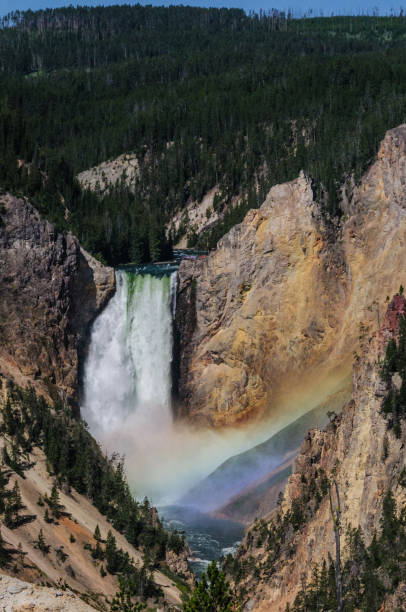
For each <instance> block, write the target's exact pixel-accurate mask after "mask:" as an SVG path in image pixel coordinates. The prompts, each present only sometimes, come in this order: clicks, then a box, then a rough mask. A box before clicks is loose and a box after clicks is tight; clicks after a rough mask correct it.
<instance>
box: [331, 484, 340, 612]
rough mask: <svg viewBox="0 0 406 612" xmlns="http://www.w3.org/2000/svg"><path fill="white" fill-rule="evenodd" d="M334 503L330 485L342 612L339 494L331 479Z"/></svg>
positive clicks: (337, 581)
mask: <svg viewBox="0 0 406 612" xmlns="http://www.w3.org/2000/svg"><path fill="white" fill-rule="evenodd" d="M333 485H334V489H335V495H336V503H335V504H334V502H333V494H332V492H331V490H332V487H330V492H329V494H330V510H331V516H332V519H333V529H334V535H335V540H336V563H335V569H336V589H337V612H343V583H342V578H341V548H340V534H341V505H340V495H339V493H338V485H337V482H336V480H334V481H333Z"/></svg>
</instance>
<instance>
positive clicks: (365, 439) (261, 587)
mask: <svg viewBox="0 0 406 612" xmlns="http://www.w3.org/2000/svg"><path fill="white" fill-rule="evenodd" d="M405 312H406V300H405V299H404V297H403V296H401V295H397V296H396V297H395V298H394V300H393V301H392V302H391V304H390V305H389V308H388V312H387V314H386V316H385V318H384V322H383V326H382V328H381V330H380V332H379V333H377V334H375V335H374V336H373V337H372V339H371V340H369V341H368V342H366V343H365V346H364V350H363V355H362V357H361V358H360V359H359V360H358V361H357V362H356V364H355V366H354V371H353V394H352V398H351V400H350V402H349V403H348V404H347V406H346V407H345V409H344V411H343V412H342V414H341V415H340V416H339V417H336V418H335V419H333V420H332V422H331V424H330V425H329V426H328V427H327V428H326V429H325V430H323V431H321V430H318V429H315V430H311V431H310V432H309V433H308V435H307V436H306V438H305V440H304V442H303V444H302V447H301V451H300V453H299V455H298V457H297V458H296V460H295V464H294V473H293V475H292V476H291V477H290V478H289V481H288V485H287V488H286V490H285V494H284V498H283V502H282V506H281V511H282V514H286V512H288V511H289V510H290V509H291V508H292V504H293V503H294V501H295V500H297V499H300V496H301V494H302V487H303V483H304V482H305V483H310V482H312V481H314V478H315V477H316V474H317V473H320V470H324V472H325V474H326V476H327V478H328V479H329V480H330V481H331V482H332V480H333V478H334V479H335V480H336V482H337V485H338V489H339V492H340V501H341V510H342V516H341V521H342V523H341V524H342V527H343V536H342V540H343V541H344V534H345V531H346V528H347V527H348V526H352V527H358V526H360V527H361V528H362V530H363V532H364V536H365V541H366V544H367V545H369V543H370V541H371V539H372V535H373V532H374V531H375V530H376V531H377V532H379V521H380V517H381V510H382V502H383V498H384V495H385V494H386V492H387V491H388V490H389V489H391V490H392V492H393V494H394V497H395V499H396V501H397V504H398V508H399V509H400V508H402V506H403V504H404V503H405V502H406V489H405V488H404V487H403V486H402V485H401V484H400V478H399V476H400V474H401V472H402V469H404V467H405V465H406V457H405V453H404V452H403V451H402V449H403V448H404V445H405V443H406V430H405V428H404V426H403V428H402V434H401V437H400V438H399V439H398V438H396V437H395V435H394V434H393V432H388V430H387V421H386V420H385V418H384V416H382V414H381V406H382V402H383V398H384V395H385V393H386V386H385V384H384V383H383V381H382V379H381V376H380V369H381V365H380V361H379V360H380V359H381V358H382V354H383V349H384V347H385V346H386V343H387V341H388V339H389V338H390V337H393V336H396V334H397V331H398V317H399V315H404V314H405ZM385 438H386V440H387V452H386V453H385V454H387V456H386V458H383V449H384V445H385V444H386V443H385ZM291 545H292V548H291V550H293V551H294V554H293V555H290V556H288V557H287V556H286V555H285V554H281V556H280V558H279V559H278V560H277V565H276V568H275V571H274V572H273V573H272V575H271V576H269V575H265V574H260V575H259V577H258V576H257V577H256V578H255V577H253V576H251V577H248V578H247V579H246V586H247V588H248V592H249V593H250V596H251V603H250V605H251V607H250V610H253V611H255V612H265V611H268V610H274V611H275V612H278V611H280V612H282V611H284V610H285V608H286V604H287V603H291V602H292V601H293V600H294V598H295V595H296V594H297V592H298V591H299V589H300V588H301V584H302V582H303V580H305V581H307V580H308V579H310V576H311V572H312V568H313V566H314V564H320V563H321V562H322V561H323V560H324V559H327V558H328V554H329V553H330V554H331V556H332V557H333V558H334V557H335V543H334V533H333V522H332V518H331V512H330V505H329V497H328V495H325V496H324V498H323V499H322V501H321V503H320V505H319V507H318V509H317V510H316V511H315V513H314V515H313V516H312V517H311V518H310V520H308V522H307V523H306V524H305V525H304V527H301V528H300V529H299V531H298V532H297V534H296V535H295V536H294V539H293V540H292V542H291ZM268 554H269V551H267V550H266V547H265V546H264V545H263V544H262V543H261V544H258V540H257V539H256V537H255V536H254V537H253V538H250V537H249V536H248V538H247V539H246V541H245V548H244V550H243V551H241V557H242V558H250V557H251V555H252V557H253V562H255V565H256V566H259V565H260V563H261V561H265V559H266V557H267V555H268ZM385 609H388V610H389V609H392V608H390V607H388V608H385ZM393 609H394V608H393Z"/></svg>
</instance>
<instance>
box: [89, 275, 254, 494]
mask: <svg viewBox="0 0 406 612" xmlns="http://www.w3.org/2000/svg"><path fill="white" fill-rule="evenodd" d="M116 281H117V290H116V293H115V295H114V297H113V298H112V299H111V300H110V302H109V303H108V305H107V307H106V308H105V309H104V310H103V312H102V313H101V314H100V315H99V317H98V318H97V319H96V321H95V322H94V325H93V328H92V333H91V341H90V347H89V354H88V357H87V359H86V363H85V368H84V401H83V403H82V406H81V412H82V416H83V418H84V419H85V420H86V421H87V423H88V424H89V428H90V431H91V432H92V433H93V435H94V436H95V438H96V439H97V440H99V441H100V443H101V444H102V447H103V448H105V449H106V450H107V451H108V452H109V453H112V452H115V451H118V452H119V453H120V454H121V455H125V462H126V469H127V474H128V477H129V481H130V484H131V486H132V488H133V490H134V492H135V494H136V495H137V497H143V496H144V495H148V497H150V499H152V501H153V502H154V503H168V502H171V501H173V500H175V499H177V498H178V497H179V496H180V495H181V494H182V493H184V492H185V491H186V490H187V489H188V488H189V487H190V486H191V485H193V484H195V483H196V482H197V481H198V480H199V479H200V478H202V477H204V476H206V475H207V474H208V473H210V472H211V471H212V470H213V469H215V468H216V467H217V466H218V465H219V464H220V463H221V462H222V461H224V460H225V459H227V458H228V457H229V456H230V455H231V454H234V453H235V452H240V451H241V450H246V449H247V448H249V447H250V446H251V445H252V443H253V442H252V441H250V436H249V435H248V429H246V430H234V431H233V432H230V433H229V434H228V435H226V434H220V433H216V432H214V431H211V430H195V429H191V428H189V427H188V426H187V425H182V424H176V423H174V422H173V418H172V408H171V362H172V319H173V316H174V313H175V308H176V282H177V274H176V272H175V273H173V274H171V275H170V276H161V277H158V276H152V275H148V274H145V275H141V274H135V273H134V272H124V271H120V270H119V271H117V272H116ZM262 435H263V434H261V436H262Z"/></svg>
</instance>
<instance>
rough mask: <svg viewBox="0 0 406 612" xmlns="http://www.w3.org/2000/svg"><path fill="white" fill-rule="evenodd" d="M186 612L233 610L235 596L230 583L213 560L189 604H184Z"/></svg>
mask: <svg viewBox="0 0 406 612" xmlns="http://www.w3.org/2000/svg"><path fill="white" fill-rule="evenodd" d="M183 609H184V611H185V612H207V611H208V610H210V611H211V612H232V610H233V597H232V594H231V591H230V585H229V583H228V582H227V581H226V578H225V575H224V573H223V572H222V571H220V570H219V568H218V567H217V563H216V562H215V561H213V562H212V563H210V565H209V567H208V568H207V575H206V574H205V573H204V574H203V575H202V577H201V579H200V581H199V583H198V584H197V586H196V588H195V590H194V591H193V594H192V596H191V598H190V600H189V601H188V603H187V604H185V605H184V606H183Z"/></svg>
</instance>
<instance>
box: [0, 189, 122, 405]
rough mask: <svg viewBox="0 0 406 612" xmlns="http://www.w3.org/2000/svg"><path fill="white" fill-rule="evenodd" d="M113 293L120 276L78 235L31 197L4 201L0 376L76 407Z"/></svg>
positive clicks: (0, 212)
mask: <svg viewBox="0 0 406 612" xmlns="http://www.w3.org/2000/svg"><path fill="white" fill-rule="evenodd" d="M114 290H115V278H114V271H113V270H112V269H111V268H106V267H104V266H102V265H101V264H100V263H99V262H98V261H96V260H95V259H94V258H93V257H91V255H89V254H88V253H86V251H84V250H83V249H82V248H81V247H80V244H79V242H78V241H77V239H76V238H75V237H74V236H73V235H72V234H70V233H68V234H66V235H62V234H58V233H57V232H56V231H55V229H54V227H53V226H52V225H51V224H50V223H48V222H47V221H44V220H43V219H41V218H40V216H39V214H38V212H37V211H36V210H35V208H34V207H33V206H31V204H29V203H28V202H27V201H26V200H24V199H20V198H16V197H13V196H11V195H3V196H0V373H1V374H3V375H4V376H6V377H8V378H12V379H13V380H14V381H15V382H16V383H17V384H20V385H23V386H25V385H26V384H27V382H30V383H31V384H33V385H34V386H35V388H36V389H37V390H38V391H39V392H41V393H43V394H45V395H46V396H47V397H48V398H52V399H54V400H55V399H56V398H57V397H61V398H62V399H64V400H66V401H68V402H69V403H70V404H71V405H73V406H75V407H77V399H78V397H77V396H78V368H79V357H80V353H81V351H84V350H85V345H86V338H87V332H88V328H89V325H90V323H91V322H92V321H93V319H94V318H95V317H96V315H97V314H98V313H99V312H100V310H101V309H102V308H103V306H104V305H105V304H106V303H107V301H108V299H109V298H110V296H111V295H112V294H113V293H114Z"/></svg>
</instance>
